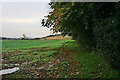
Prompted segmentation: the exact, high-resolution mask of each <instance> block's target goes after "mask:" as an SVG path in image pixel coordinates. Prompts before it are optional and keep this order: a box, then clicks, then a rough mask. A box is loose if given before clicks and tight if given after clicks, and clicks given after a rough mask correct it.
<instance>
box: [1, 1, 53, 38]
mask: <svg viewBox="0 0 120 80" xmlns="http://www.w3.org/2000/svg"><path fill="white" fill-rule="evenodd" d="M48 2H49V1H48ZM48 2H47V1H46V2H4V3H2V6H1V7H2V8H1V9H2V19H0V22H1V23H2V36H5V37H21V36H22V34H26V36H28V37H42V36H46V35H49V34H52V31H50V29H48V28H45V27H42V26H41V21H42V19H43V18H44V16H45V15H47V14H48V13H49V11H50V9H49V5H48Z"/></svg>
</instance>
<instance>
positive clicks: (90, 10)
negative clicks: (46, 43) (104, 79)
mask: <svg viewBox="0 0 120 80" xmlns="http://www.w3.org/2000/svg"><path fill="white" fill-rule="evenodd" d="M50 6H51V8H52V10H53V11H51V12H50V14H49V15H48V16H47V17H48V19H47V20H46V21H45V20H43V22H42V24H43V26H45V27H48V28H49V27H51V29H52V30H53V31H54V32H58V31H60V32H61V33H62V34H64V35H66V34H71V35H72V37H73V38H74V39H75V40H76V41H78V42H79V43H80V44H82V45H83V46H84V48H86V50H88V51H93V50H99V51H101V54H102V55H103V56H104V58H105V59H106V61H108V62H109V63H110V64H111V66H112V67H114V68H117V69H118V68H120V66H119V65H120V49H119V47H120V2H118V3H117V2H116V3H115V2H114V3H113V2H111V3H82V2H72V3H71V2H66V3H65V2H51V3H50Z"/></svg>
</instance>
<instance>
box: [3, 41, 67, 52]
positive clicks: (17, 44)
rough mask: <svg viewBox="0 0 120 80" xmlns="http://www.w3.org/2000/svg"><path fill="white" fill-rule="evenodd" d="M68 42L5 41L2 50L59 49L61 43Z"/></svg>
mask: <svg viewBox="0 0 120 80" xmlns="http://www.w3.org/2000/svg"><path fill="white" fill-rule="evenodd" d="M66 41H67V40H41V41H39V40H5V41H2V50H3V51H4V50H7V49H20V48H31V47H47V46H49V47H52V48H53V47H59V46H60V45H61V43H63V42H66Z"/></svg>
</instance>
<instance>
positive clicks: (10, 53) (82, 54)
mask: <svg viewBox="0 0 120 80" xmlns="http://www.w3.org/2000/svg"><path fill="white" fill-rule="evenodd" d="M2 54H3V56H2V57H3V64H9V63H11V64H19V66H17V67H19V68H20V70H19V71H17V72H15V73H12V74H9V75H8V74H7V75H3V78H11V79H12V78H18V79H19V78H118V71H116V70H114V69H112V68H110V66H109V65H108V64H107V63H106V62H105V60H104V59H103V58H102V57H101V56H100V55H99V54H98V53H88V52H86V51H85V50H84V49H82V47H81V46H79V45H77V44H76V42H75V41H74V40H33V41H32V40H11V41H2ZM2 66H3V69H6V68H12V67H16V65H9V66H4V65H2Z"/></svg>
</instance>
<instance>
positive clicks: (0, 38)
mask: <svg viewBox="0 0 120 80" xmlns="http://www.w3.org/2000/svg"><path fill="white" fill-rule="evenodd" d="M55 36H61V34H55V35H48V36H45V37H41V38H29V37H28V38H26V39H25V38H23V37H20V38H8V37H0V40H40V39H43V38H46V37H55Z"/></svg>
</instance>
